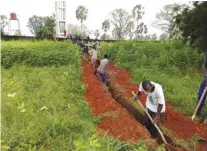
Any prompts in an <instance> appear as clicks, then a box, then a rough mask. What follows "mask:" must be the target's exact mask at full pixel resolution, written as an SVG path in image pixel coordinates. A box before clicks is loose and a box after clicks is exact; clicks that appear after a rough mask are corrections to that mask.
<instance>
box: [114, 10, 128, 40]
mask: <svg viewBox="0 0 207 151" xmlns="http://www.w3.org/2000/svg"><path fill="white" fill-rule="evenodd" d="M110 15H111V19H110V22H111V23H112V24H113V25H114V29H113V31H112V34H113V37H114V38H115V39H124V38H125V35H126V27H127V24H128V22H129V21H130V19H131V15H129V13H128V12H126V10H124V9H115V10H114V11H112V12H111V13H110Z"/></svg>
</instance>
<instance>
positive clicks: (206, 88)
mask: <svg viewBox="0 0 207 151" xmlns="http://www.w3.org/2000/svg"><path fill="white" fill-rule="evenodd" d="M206 91H207V86H206V87H205V89H204V90H203V93H202V95H201V98H200V100H199V102H198V104H197V106H196V108H195V110H194V113H193V115H192V117H191V119H192V120H194V119H195V116H196V113H197V111H198V108H199V106H200V105H201V102H202V100H203V97H204V95H205V94H206Z"/></svg>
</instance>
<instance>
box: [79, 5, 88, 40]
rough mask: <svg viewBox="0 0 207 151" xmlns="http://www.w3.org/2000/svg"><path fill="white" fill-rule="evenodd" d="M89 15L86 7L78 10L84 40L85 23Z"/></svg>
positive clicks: (80, 7)
mask: <svg viewBox="0 0 207 151" xmlns="http://www.w3.org/2000/svg"><path fill="white" fill-rule="evenodd" d="M87 14H88V9H86V8H85V7H84V6H79V7H78V8H77V9H76V18H77V20H80V22H81V29H82V38H83V21H84V20H86V18H87Z"/></svg>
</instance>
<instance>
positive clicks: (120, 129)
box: [82, 61, 156, 145]
mask: <svg viewBox="0 0 207 151" xmlns="http://www.w3.org/2000/svg"><path fill="white" fill-rule="evenodd" d="M82 68H83V81H84V82H85V83H86V84H87V90H86V93H85V99H86V100H87V102H88V103H89V105H90V107H91V111H92V113H93V114H94V115H95V116H103V118H102V119H101V123H100V124H99V126H98V130H101V131H104V132H107V133H108V134H109V135H111V136H113V137H115V138H118V137H119V139H120V140H121V141H130V142H131V143H135V142H136V141H138V140H147V142H148V143H150V144H148V145H155V144H156V143H155V141H154V140H152V139H151V137H150V134H149V132H148V131H147V130H146V129H145V128H144V127H143V126H142V125H141V124H140V123H138V122H137V121H136V120H135V119H134V117H133V116H131V115H130V114H129V113H128V112H127V111H126V110H125V109H124V108H123V107H122V106H121V105H120V104H119V103H117V102H116V101H115V100H114V99H113V98H112V96H111V94H110V93H109V91H108V90H107V89H106V88H104V87H103V84H102V82H101V81H100V80H98V78H96V77H95V76H94V75H93V74H92V73H93V68H92V67H91V66H90V65H89V64H88V63H87V62H86V61H83V62H82ZM150 140H152V141H150Z"/></svg>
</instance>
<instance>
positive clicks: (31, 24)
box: [27, 15, 55, 39]
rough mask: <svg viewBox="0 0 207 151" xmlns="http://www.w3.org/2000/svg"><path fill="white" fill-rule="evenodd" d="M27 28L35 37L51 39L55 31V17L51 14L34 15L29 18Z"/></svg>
mask: <svg viewBox="0 0 207 151" xmlns="http://www.w3.org/2000/svg"><path fill="white" fill-rule="evenodd" d="M27 26H28V28H29V30H30V32H31V33H32V34H34V35H35V37H36V38H37V39H53V37H54V34H55V31H54V28H55V17H54V15H53V16H46V17H41V16H36V15H33V16H32V17H30V18H29V21H28V25H27Z"/></svg>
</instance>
